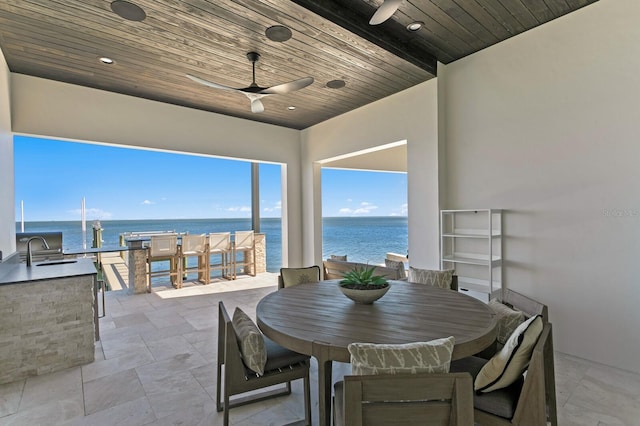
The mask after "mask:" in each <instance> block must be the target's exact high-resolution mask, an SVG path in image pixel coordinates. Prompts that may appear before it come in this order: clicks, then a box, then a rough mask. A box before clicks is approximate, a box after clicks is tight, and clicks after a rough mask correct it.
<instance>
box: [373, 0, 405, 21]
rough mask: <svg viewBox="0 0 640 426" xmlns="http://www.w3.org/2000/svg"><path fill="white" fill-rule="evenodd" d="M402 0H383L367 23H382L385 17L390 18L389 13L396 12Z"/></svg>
mask: <svg viewBox="0 0 640 426" xmlns="http://www.w3.org/2000/svg"><path fill="white" fill-rule="evenodd" d="M400 3H402V0H384V1H383V2H382V4H381V5H380V7H379V8H378V10H376V13H374V14H373V16H372V17H371V20H370V21H369V25H378V24H382V23H383V22H384V21H386V20H387V19H389V18H391V15H393V14H394V13H396V10H398V8H399V7H400Z"/></svg>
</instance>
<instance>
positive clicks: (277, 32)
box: [264, 25, 292, 42]
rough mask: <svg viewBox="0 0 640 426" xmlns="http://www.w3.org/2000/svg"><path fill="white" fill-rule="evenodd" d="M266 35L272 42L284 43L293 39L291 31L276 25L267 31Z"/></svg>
mask: <svg viewBox="0 0 640 426" xmlns="http://www.w3.org/2000/svg"><path fill="white" fill-rule="evenodd" d="M264 34H265V35H266V36H267V38H268V39H269V40H271V41H277V42H283V41H287V40H289V39H290V38H291V35H292V33H291V30H290V29H289V28H287V27H285V26H284V25H274V26H272V27H269V28H267V29H266V30H265V32H264Z"/></svg>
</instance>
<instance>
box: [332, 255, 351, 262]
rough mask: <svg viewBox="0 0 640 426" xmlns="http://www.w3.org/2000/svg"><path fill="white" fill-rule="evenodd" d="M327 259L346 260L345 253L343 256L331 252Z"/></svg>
mask: <svg viewBox="0 0 640 426" xmlns="http://www.w3.org/2000/svg"><path fill="white" fill-rule="evenodd" d="M329 259H331V260H341V261H343V262H346V261H347V255H346V254H345V255H344V256H338V255H335V254H332V255H329Z"/></svg>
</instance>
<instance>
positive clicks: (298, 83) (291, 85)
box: [260, 77, 313, 95]
mask: <svg viewBox="0 0 640 426" xmlns="http://www.w3.org/2000/svg"><path fill="white" fill-rule="evenodd" d="M311 83H313V77H304V78H301V79H299V80H294V81H290V82H288V83H283V84H279V85H277V86H271V87H268V88H266V89H263V90H261V91H260V93H264V94H266V95H282V94H285V93H290V92H294V91H296V90H300V89H304V88H305V87H307V86H308V85H310V84H311Z"/></svg>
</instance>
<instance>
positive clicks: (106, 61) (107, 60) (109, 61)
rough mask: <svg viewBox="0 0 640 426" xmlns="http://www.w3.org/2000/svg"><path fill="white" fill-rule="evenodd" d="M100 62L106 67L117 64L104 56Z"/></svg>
mask: <svg viewBox="0 0 640 426" xmlns="http://www.w3.org/2000/svg"><path fill="white" fill-rule="evenodd" d="M98 60H99V61H100V62H102V63H103V64H105V65H113V64H114V63H115V62H116V61H114V60H113V59H111V58H107V57H106V56H102V57H100V58H98Z"/></svg>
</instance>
